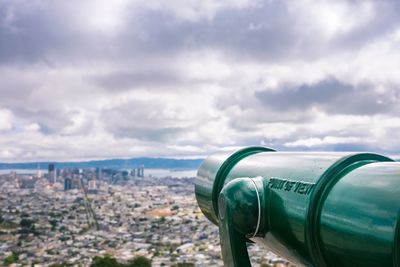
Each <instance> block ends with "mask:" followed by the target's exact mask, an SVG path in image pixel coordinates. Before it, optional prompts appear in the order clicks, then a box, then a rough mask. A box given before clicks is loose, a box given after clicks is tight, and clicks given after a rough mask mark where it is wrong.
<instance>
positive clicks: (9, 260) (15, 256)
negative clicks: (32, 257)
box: [4, 252, 19, 265]
mask: <svg viewBox="0 0 400 267" xmlns="http://www.w3.org/2000/svg"><path fill="white" fill-rule="evenodd" d="M18 258H19V257H18V253H16V252H13V253H12V254H11V255H10V256H8V257H7V258H5V259H4V264H5V265H10V264H13V263H17V262H18Z"/></svg>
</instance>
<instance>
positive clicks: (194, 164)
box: [0, 157, 203, 170]
mask: <svg viewBox="0 0 400 267" xmlns="http://www.w3.org/2000/svg"><path fill="white" fill-rule="evenodd" d="M202 161H203V159H170V158H145V157H143V158H131V159H106V160H93V161H82V162H22V163H0V169H3V170H4V169H36V168H37V167H38V166H40V167H41V168H42V169H45V168H47V166H48V164H49V163H55V165H56V168H57V169H66V168H79V169H83V168H113V169H125V168H126V169H129V168H137V167H139V166H142V165H143V166H144V167H145V168H150V169H187V170H193V169H198V167H199V166H200V164H201V162H202Z"/></svg>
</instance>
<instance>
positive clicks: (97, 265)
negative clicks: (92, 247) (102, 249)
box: [90, 255, 122, 267]
mask: <svg viewBox="0 0 400 267" xmlns="http://www.w3.org/2000/svg"><path fill="white" fill-rule="evenodd" d="M121 266H122V265H121V264H120V263H119V262H118V261H117V260H116V259H115V258H113V257H111V256H110V255H105V256H104V257H99V256H96V257H94V258H93V262H92V264H91V265H90V267H121Z"/></svg>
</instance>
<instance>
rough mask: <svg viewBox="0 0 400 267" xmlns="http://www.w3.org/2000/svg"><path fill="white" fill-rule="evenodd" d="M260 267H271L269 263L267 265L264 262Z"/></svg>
mask: <svg viewBox="0 0 400 267" xmlns="http://www.w3.org/2000/svg"><path fill="white" fill-rule="evenodd" d="M260 267H272V266H271V265H269V264H266V263H263V264H261V266H260Z"/></svg>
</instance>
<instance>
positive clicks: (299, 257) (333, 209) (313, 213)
mask: <svg viewBox="0 0 400 267" xmlns="http://www.w3.org/2000/svg"><path fill="white" fill-rule="evenodd" d="M195 192H196V198H197V202H198V204H199V206H200V209H201V210H202V212H203V213H204V215H205V216H206V217H207V218H208V219H209V220H210V221H212V222H213V223H215V224H216V225H218V227H219V232H220V241H221V248H222V257H223V260H224V264H225V266H229V267H233V266H235V267H249V266H251V263H250V260H249V256H248V252H247V247H246V242H255V243H257V244H260V245H262V246H264V247H266V249H268V250H270V251H272V252H274V253H276V254H277V255H280V256H282V257H284V258H286V259H288V260H289V261H291V262H293V263H295V264H297V265H299V266H318V267H333V266H335V267H336V266H345V267H346V266H349V267H350V266H352V267H354V266H364V267H382V266H400V163H399V162H394V161H393V160H392V159H390V158H387V157H385V156H381V155H378V154H373V153H356V154H344V153H300V152H294V153H291V152H275V151H274V150H273V149H270V148H265V147H249V148H245V149H242V150H239V151H236V152H232V151H228V152H227V151H225V152H219V153H216V154H214V155H211V156H210V157H208V158H207V159H206V160H205V161H204V162H203V163H202V165H201V166H200V168H199V170H198V173H197V179H196V185H195Z"/></svg>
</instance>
